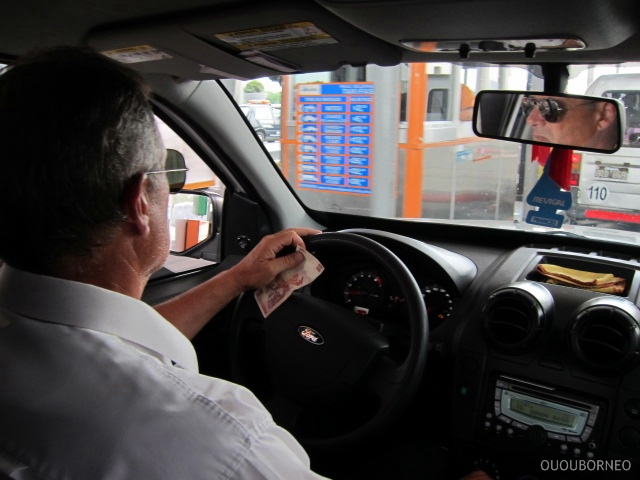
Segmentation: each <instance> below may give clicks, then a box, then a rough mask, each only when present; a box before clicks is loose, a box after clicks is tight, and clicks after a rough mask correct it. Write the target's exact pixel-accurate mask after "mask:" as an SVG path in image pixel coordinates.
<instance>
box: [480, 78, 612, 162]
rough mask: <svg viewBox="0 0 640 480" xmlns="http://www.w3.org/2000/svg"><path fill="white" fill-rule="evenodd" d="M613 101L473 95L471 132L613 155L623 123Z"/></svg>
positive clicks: (528, 94)
mask: <svg viewBox="0 0 640 480" xmlns="http://www.w3.org/2000/svg"><path fill="white" fill-rule="evenodd" d="M620 112H621V109H620V103H619V102H618V101H617V100H613V99H608V98H602V97H586V96H578V95H566V94H556V95H547V94H544V93H541V92H513V91H503V90H496V91H492V90H487V91H482V92H479V93H478V95H477V97H476V103H475V107H474V111H473V131H474V133H475V134H476V135H478V136H480V137H487V138H497V139H501V140H510V141H515V142H519V143H530V144H536V145H548V146H552V147H564V148H570V149H576V150H588V151H595V152H604V153H613V152H615V151H616V150H618V148H620V145H621V142H622V126H623V120H624V118H623V117H621V115H620Z"/></svg>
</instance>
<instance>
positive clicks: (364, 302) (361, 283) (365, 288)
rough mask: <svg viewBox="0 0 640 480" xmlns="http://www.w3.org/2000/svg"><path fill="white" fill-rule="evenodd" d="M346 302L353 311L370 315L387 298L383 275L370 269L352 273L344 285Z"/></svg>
mask: <svg viewBox="0 0 640 480" xmlns="http://www.w3.org/2000/svg"><path fill="white" fill-rule="evenodd" d="M343 295H344V297H343V298H344V303H345V305H348V306H350V307H351V308H353V311H354V312H356V313H360V314H362V315H368V314H369V312H370V311H372V310H377V309H379V308H380V307H381V306H382V305H383V302H384V299H385V287H384V282H383V281H382V277H381V276H380V275H378V274H377V273H375V272H373V271H370V270H363V271H360V272H358V273H356V274H354V275H352V276H351V277H350V278H349V279H348V280H347V282H346V283H345V286H344V294H343Z"/></svg>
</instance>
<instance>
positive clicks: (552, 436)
mask: <svg viewBox="0 0 640 480" xmlns="http://www.w3.org/2000/svg"><path fill="white" fill-rule="evenodd" d="M549 438H550V439H551V440H558V441H560V442H564V441H565V440H566V437H565V436H564V435H560V434H559V433H553V432H549Z"/></svg>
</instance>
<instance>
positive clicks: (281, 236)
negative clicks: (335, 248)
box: [155, 228, 320, 338]
mask: <svg viewBox="0 0 640 480" xmlns="http://www.w3.org/2000/svg"><path fill="white" fill-rule="evenodd" d="M317 233H320V231H319V230H314V229H312V228H291V229H288V230H283V231H281V232H278V233H276V234H274V235H269V236H267V237H265V238H263V239H262V240H261V241H260V242H259V243H258V245H256V246H255V248H254V249H253V250H251V252H249V254H248V255H247V256H246V257H245V258H243V259H242V260H241V261H240V263H238V264H237V265H235V266H234V267H232V268H230V269H229V270H226V271H224V272H221V273H220V274H218V275H216V276H215V277H213V278H211V279H209V280H207V281H206V282H204V283H201V284H200V285H198V286H197V287H194V288H192V289H191V290H188V291H186V292H184V293H183V294H181V295H178V296H177V297H174V298H172V299H171V300H167V301H166V302H164V303H162V304H161V305H156V307H155V308H156V310H157V311H158V312H160V314H161V315H163V316H164V317H165V318H166V319H167V320H169V322H171V323H173V325H175V327H176V328H177V329H178V330H180V331H181V332H182V333H183V334H184V335H185V336H186V337H187V338H193V337H194V335H196V334H197V333H198V332H199V331H200V329H201V328H202V327H203V326H204V325H206V323H207V322H208V321H209V320H211V319H212V318H213V317H214V316H215V315H216V314H217V313H218V312H219V311H220V310H221V309H222V308H223V307H224V306H225V305H227V304H228V303H229V302H230V301H231V300H233V299H234V298H235V297H237V296H238V295H240V294H241V293H242V292H245V291H247V290H251V289H254V288H260V287H263V286H264V285H266V284H267V283H269V282H270V281H271V280H273V279H274V278H275V277H276V275H278V274H279V273H280V272H283V271H285V270H287V269H289V268H291V267H295V266H296V265H298V264H300V263H301V262H302V261H303V260H304V256H303V255H302V253H300V252H295V248H296V247H297V246H300V247H304V241H303V240H302V238H301V237H304V236H307V235H315V234H317ZM285 247H291V251H292V253H290V254H287V255H283V256H280V257H278V256H277V255H278V253H280V252H281V251H282V250H283V249H284V248H285Z"/></svg>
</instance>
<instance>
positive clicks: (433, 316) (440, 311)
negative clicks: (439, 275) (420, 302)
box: [422, 284, 453, 328]
mask: <svg viewBox="0 0 640 480" xmlns="http://www.w3.org/2000/svg"><path fill="white" fill-rule="evenodd" d="M422 295H423V296H424V302H425V305H426V306H427V314H428V315H429V322H431V323H432V325H431V327H432V328H433V327H435V326H437V325H439V324H440V323H442V322H444V321H445V320H446V319H447V318H449V317H450V316H451V314H452V313H453V300H452V299H451V295H449V292H447V290H446V289H445V288H443V287H441V286H440V285H437V284H430V285H427V286H426V287H425V288H424V289H423V291H422Z"/></svg>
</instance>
